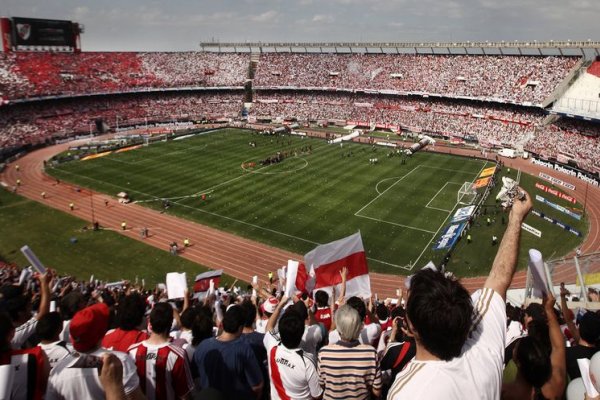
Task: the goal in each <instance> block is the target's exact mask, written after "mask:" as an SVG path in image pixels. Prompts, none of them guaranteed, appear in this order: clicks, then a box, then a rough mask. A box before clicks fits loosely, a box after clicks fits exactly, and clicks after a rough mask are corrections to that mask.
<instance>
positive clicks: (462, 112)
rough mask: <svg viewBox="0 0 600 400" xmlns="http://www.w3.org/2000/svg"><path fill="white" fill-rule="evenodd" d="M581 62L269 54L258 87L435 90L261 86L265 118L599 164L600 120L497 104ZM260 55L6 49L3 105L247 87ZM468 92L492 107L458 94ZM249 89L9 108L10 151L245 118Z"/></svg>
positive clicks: (258, 99) (2, 136) (258, 101)
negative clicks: (549, 116)
mask: <svg viewBox="0 0 600 400" xmlns="http://www.w3.org/2000/svg"><path fill="white" fill-rule="evenodd" d="M579 60H580V59H579V58H578V57H556V56H545V57H537V56H535V57H534V56H477V55H426V54H420V55H411V54H310V53H309V54H298V53H264V54H261V55H260V57H259V62H258V64H257V69H256V74H255V79H254V82H253V86H254V88H259V89H260V88H266V87H290V86H293V87H303V88H320V89H323V88H343V89H348V90H351V91H353V92H354V91H357V90H376V91H386V90H387V91H390V90H393V91H399V92H418V93H431V94H440V95H442V96H446V99H445V100H432V99H431V98H429V99H426V98H420V99H417V100H415V99H414V97H406V96H403V97H398V96H396V97H394V96H386V95H379V96H377V95H366V94H362V95H361V94H353V93H352V92H346V93H345V94H335V93H330V94H326V93H327V92H320V93H318V92H316V91H315V92H305V93H307V94H302V92H293V93H290V92H281V93H277V92H273V91H264V90H258V91H257V93H258V94H257V95H256V96H255V102H254V103H255V104H254V106H253V108H252V110H251V115H254V116H259V117H260V116H271V117H283V118H286V119H294V118H295V119H298V120H301V121H302V120H311V121H314V120H327V119H335V120H347V121H362V122H365V121H366V122H369V123H375V124H389V125H393V126H399V127H402V128H403V129H407V130H411V131H415V132H421V131H423V132H430V133H433V134H438V135H443V136H446V137H460V138H465V139H469V140H473V141H478V142H479V143H480V144H482V145H484V146H492V147H515V148H520V146H523V147H524V148H525V149H526V150H530V151H533V152H535V153H542V154H543V155H545V156H548V157H561V156H564V157H565V158H566V159H574V160H575V161H577V163H578V164H579V165H580V166H581V167H583V168H585V169H588V170H591V171H596V170H597V169H598V168H600V167H599V166H598V165H597V161H596V159H597V154H598V150H600V141H599V136H600V135H599V131H600V128H598V127H597V124H596V125H594V124H589V123H585V122H566V120H564V119H563V120H560V121H559V122H558V123H552V124H549V125H543V123H542V122H543V120H544V115H543V113H542V112H541V111H538V110H537V109H534V108H525V107H522V108H518V107H512V106H503V105H501V104H500V103H497V101H507V102H514V103H518V104H523V103H532V104H540V103H541V102H542V101H543V100H544V99H546V98H547V97H548V96H549V95H550V94H551V93H552V92H553V91H554V89H555V88H556V87H557V85H558V84H559V83H560V82H561V81H562V80H563V79H564V78H565V77H566V76H567V74H568V73H569V71H570V70H571V69H572V68H573V67H574V66H575V64H576V63H577V62H578V61H579ZM249 71H250V55H249V54H239V53H210V52H208V53H203V52H181V53H180V52H177V53H166V52H165V53H160V52H155V53H127V52H114V53H113V52H111V53H103V52H90V53H79V54H74V53H45V52H16V53H2V54H0V103H4V101H5V100H6V99H20V98H35V97H40V96H48V95H63V96H70V95H81V94H89V93H105V92H106V93H123V92H128V91H138V92H139V91H144V90H145V89H156V88H165V89H166V88H182V87H198V86H202V87H231V86H236V87H240V86H242V85H243V84H244V83H245V81H246V77H247V76H248V74H249ZM456 96H468V97H474V98H477V99H480V100H492V101H495V102H496V103H493V102H486V103H474V102H466V101H461V100H451V99H449V97H456ZM243 98H244V93H242V92H241V91H239V92H238V91H232V92H229V93H226V92H220V93H218V94H217V93H215V94H210V95H209V94H206V93H198V92H197V93H195V94H169V93H160V94H158V93H157V94H154V95H152V94H140V93H137V94H135V95H113V96H111V97H109V96H104V97H98V98H81V99H77V100H60V101H57V100H53V101H52V102H33V103H25V104H23V105H16V104H15V105H10V106H4V107H2V108H1V110H2V112H0V147H1V148H12V147H15V148H16V147H20V146H23V145H28V144H37V143H46V142H49V141H51V140H52V139H54V138H59V137H67V136H71V135H73V134H74V133H83V132H88V131H89V130H90V127H91V124H92V123H93V122H94V121H95V120H97V119H102V120H104V121H105V122H106V123H107V125H108V126H110V127H113V128H115V127H116V126H117V125H119V124H120V125H128V124H130V125H131V124H136V123H137V124H141V123H144V122H145V121H146V120H154V121H168V120H173V119H185V118H190V119H192V118H197V119H201V118H202V117H207V118H209V119H210V118H221V117H225V118H234V117H235V116H237V115H238V114H239V112H240V109H241V103H242V100H243Z"/></svg>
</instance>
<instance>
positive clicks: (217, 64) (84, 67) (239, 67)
mask: <svg viewBox="0 0 600 400" xmlns="http://www.w3.org/2000/svg"><path fill="white" fill-rule="evenodd" d="M248 63H249V56H248V55H243V54H229V53H227V54H226V53H223V54H216V53H199V52H190V53H122V52H114V53H102V52H97V53H44V52H29V53H27V52H23V53H20V52H18V53H8V54H6V53H3V54H1V55H0V96H2V97H4V98H6V99H11V100H12V99H21V98H34V97H42V96H68V95H78V94H92V93H106V92H108V93H114V92H126V91H140V90H145V89H164V88H172V87H178V88H182V87H215V86H226V87H233V86H235V87H241V86H243V84H244V81H245V79H246V74H247V70H248Z"/></svg>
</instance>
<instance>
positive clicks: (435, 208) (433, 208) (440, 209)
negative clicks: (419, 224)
mask: <svg viewBox="0 0 600 400" xmlns="http://www.w3.org/2000/svg"><path fill="white" fill-rule="evenodd" d="M449 184H451V185H462V183H458V182H446V183H444V186H442V187H441V188H440V190H438V191H437V193H436V194H435V195H433V197H432V198H431V200H429V203H427V205H426V206H425V208H430V209H432V210H439V211H445V212H452V210H446V209H443V208H437V207H429V205H430V204H431V202H432V201H433V200H435V198H436V197H437V196H438V195H439V194H440V192H441V191H442V190H444V188H445V187H446V186H448V185H449Z"/></svg>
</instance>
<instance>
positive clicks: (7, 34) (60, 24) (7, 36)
mask: <svg viewBox="0 0 600 400" xmlns="http://www.w3.org/2000/svg"><path fill="white" fill-rule="evenodd" d="M82 28H83V27H82V26H80V25H79V24H78V23H75V22H72V21H64V20H52V19H38V18H21V17H12V18H6V17H2V19H1V20H0V30H1V31H2V44H3V49H4V51H5V52H8V51H64V52H78V51H80V49H81V46H80V38H79V35H80V34H81V33H82V32H83V29H82Z"/></svg>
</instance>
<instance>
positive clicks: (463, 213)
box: [450, 206, 475, 224]
mask: <svg viewBox="0 0 600 400" xmlns="http://www.w3.org/2000/svg"><path fill="white" fill-rule="evenodd" d="M473 212H475V206H467V207H462V208H459V209H458V210H456V212H455V213H454V216H453V217H452V221H450V223H451V224H454V223H456V222H461V221H464V220H467V219H469V218H471V215H473Z"/></svg>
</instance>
